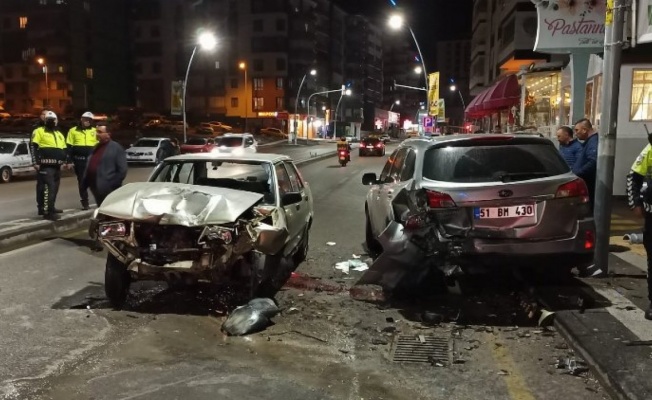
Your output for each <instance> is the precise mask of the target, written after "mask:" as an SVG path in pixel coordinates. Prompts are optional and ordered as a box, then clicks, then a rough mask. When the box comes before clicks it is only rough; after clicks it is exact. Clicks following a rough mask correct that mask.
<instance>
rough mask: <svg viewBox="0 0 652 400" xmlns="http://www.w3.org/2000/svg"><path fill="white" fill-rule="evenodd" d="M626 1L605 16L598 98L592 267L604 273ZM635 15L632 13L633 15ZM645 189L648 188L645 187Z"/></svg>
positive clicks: (606, 265)
mask: <svg viewBox="0 0 652 400" xmlns="http://www.w3.org/2000/svg"><path fill="white" fill-rule="evenodd" d="M627 7H628V1H627V0H615V1H614V2H613V9H612V10H607V12H608V13H609V12H612V13H613V18H612V20H611V21H609V20H610V18H607V23H606V24H605V38H604V63H603V65H604V72H603V75H602V76H604V81H603V82H602V98H603V99H605V100H607V99H608V100H610V101H603V102H602V108H601V113H602V124H601V129H600V130H601V131H602V132H604V134H601V135H600V136H601V137H600V138H599V139H600V140H599V141H598V163H597V167H596V175H597V176H596V188H595V202H594V204H595V210H594V213H595V230H596V235H595V247H594V248H595V253H594V263H595V270H594V271H589V272H590V273H598V272H599V271H601V273H602V275H604V276H606V274H607V273H608V272H609V236H610V230H611V204H612V196H613V185H614V165H615V157H616V133H617V118H618V97H619V94H620V66H621V55H622V50H623V44H624V41H625V40H624V38H623V26H624V24H625V15H626V13H627ZM634 18H636V16H634ZM648 190H649V189H648Z"/></svg>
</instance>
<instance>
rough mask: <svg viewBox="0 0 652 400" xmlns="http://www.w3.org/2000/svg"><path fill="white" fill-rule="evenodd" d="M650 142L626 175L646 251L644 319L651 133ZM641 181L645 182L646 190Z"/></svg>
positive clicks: (651, 237) (651, 315)
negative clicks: (642, 222) (641, 224)
mask: <svg viewBox="0 0 652 400" xmlns="http://www.w3.org/2000/svg"><path fill="white" fill-rule="evenodd" d="M647 138H648V141H649V142H650V144H648V145H647V146H645V148H644V149H643V151H641V154H639V156H638V158H637V159H636V161H634V164H633V165H632V170H631V171H630V172H629V174H628V175H627V202H628V204H629V207H630V208H631V209H632V210H634V214H636V215H637V216H639V217H643V218H644V220H645V222H644V226H643V246H644V247H645V252H646V253H647V291H648V299H649V300H650V306H649V307H648V309H647V310H646V311H645V319H648V320H652V263H651V262H650V261H652V260H650V256H652V135H648V137H647ZM643 183H646V184H647V188H646V190H642V189H643Z"/></svg>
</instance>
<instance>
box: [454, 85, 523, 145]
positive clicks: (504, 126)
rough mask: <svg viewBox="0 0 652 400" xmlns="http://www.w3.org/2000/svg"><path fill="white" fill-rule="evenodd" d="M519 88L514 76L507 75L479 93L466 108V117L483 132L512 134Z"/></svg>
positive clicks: (514, 126)
mask: <svg viewBox="0 0 652 400" xmlns="http://www.w3.org/2000/svg"><path fill="white" fill-rule="evenodd" d="M520 101H521V87H520V85H519V82H518V78H517V77H516V75H507V76H504V77H503V78H501V79H500V80H498V81H497V82H496V83H494V84H493V85H492V86H490V87H489V88H487V89H485V90H484V91H482V92H481V93H479V94H478V95H477V96H476V97H475V98H474V99H473V100H471V102H470V103H469V105H468V106H467V107H466V111H465V112H466V116H467V118H468V119H470V120H471V121H473V125H475V126H477V127H479V128H480V129H481V130H482V131H484V132H494V131H498V130H500V132H503V133H504V132H513V131H514V130H515V129H516V128H517V126H516V122H517V115H518V106H519V103H520Z"/></svg>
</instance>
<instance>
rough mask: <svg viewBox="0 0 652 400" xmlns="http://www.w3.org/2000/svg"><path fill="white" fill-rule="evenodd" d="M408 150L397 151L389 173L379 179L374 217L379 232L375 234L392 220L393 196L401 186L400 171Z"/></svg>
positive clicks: (393, 156) (393, 155)
mask: <svg viewBox="0 0 652 400" xmlns="http://www.w3.org/2000/svg"><path fill="white" fill-rule="evenodd" d="M409 150H410V149H408V148H402V149H398V150H397V151H396V152H395V154H392V160H393V161H392V163H391V168H390V170H389V173H388V174H387V175H386V176H385V177H384V179H381V185H380V188H379V190H378V196H377V202H378V208H377V211H378V215H377V216H376V222H377V224H378V225H377V227H379V230H378V231H377V232H375V233H376V234H380V233H381V232H382V231H384V230H385V228H386V227H387V225H389V223H390V222H391V221H392V220H393V219H394V211H393V207H392V201H393V200H394V196H395V195H396V193H398V191H399V190H400V187H401V185H403V184H402V182H401V171H402V169H403V166H404V164H405V158H406V156H407V154H408V151H409Z"/></svg>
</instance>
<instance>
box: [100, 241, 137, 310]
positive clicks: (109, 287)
mask: <svg viewBox="0 0 652 400" xmlns="http://www.w3.org/2000/svg"><path fill="white" fill-rule="evenodd" d="M130 285H131V277H130V276H129V272H128V271H127V267H126V266H125V265H124V264H123V263H121V262H120V260H118V259H117V258H116V257H115V256H114V255H113V254H111V253H109V255H108V256H107V257H106V269H105V270H104V292H105V293H106V297H107V298H108V299H109V303H111V306H113V308H115V309H120V308H122V306H123V304H124V302H125V300H127V295H128V294H129V286H130Z"/></svg>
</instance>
